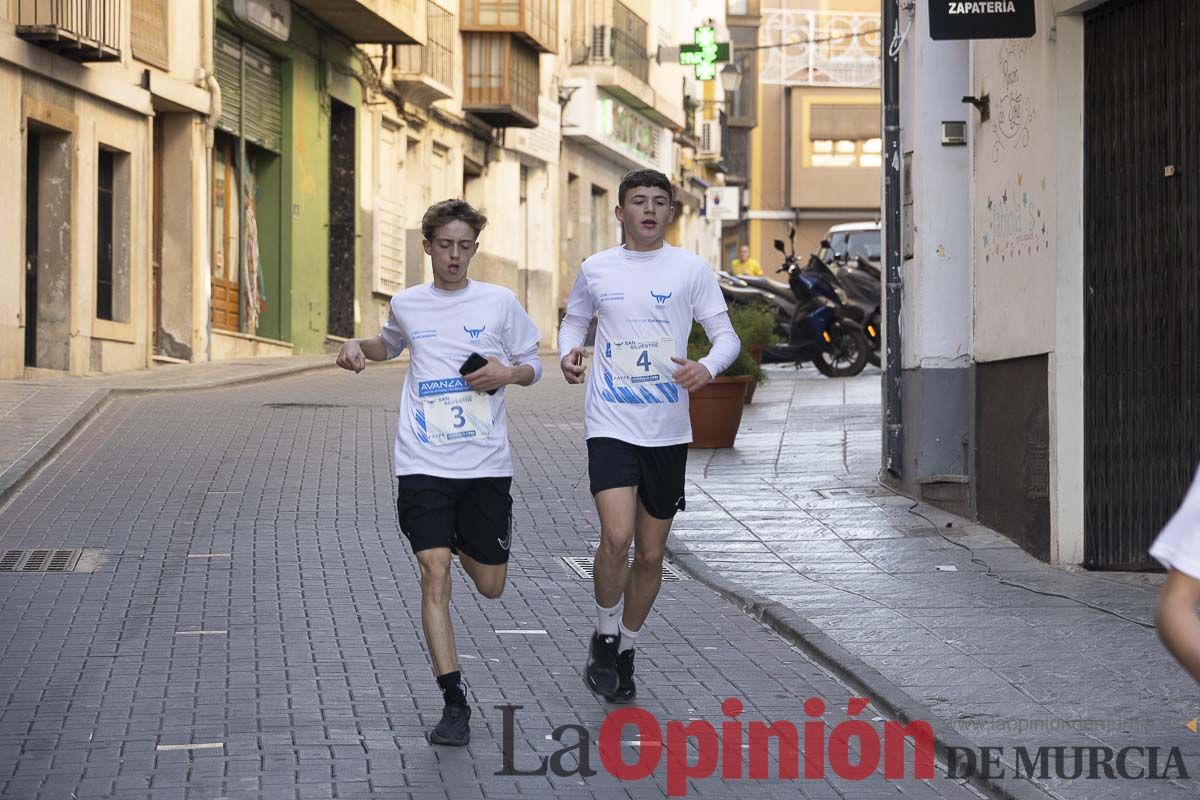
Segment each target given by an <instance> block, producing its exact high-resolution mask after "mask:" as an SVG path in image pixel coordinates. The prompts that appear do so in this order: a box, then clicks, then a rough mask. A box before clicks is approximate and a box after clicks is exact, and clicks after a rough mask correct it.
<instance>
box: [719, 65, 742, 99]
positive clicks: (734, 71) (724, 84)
mask: <svg viewBox="0 0 1200 800" xmlns="http://www.w3.org/2000/svg"><path fill="white" fill-rule="evenodd" d="M741 85H742V71H741V70H740V69H738V67H737V64H734V63H733V62H732V61H731V62H729V63H728V64H726V65H725V66H724V68H722V69H721V88H722V89H724V90H725V94H726V95H731V94H737V90H738V87H739V86H741Z"/></svg>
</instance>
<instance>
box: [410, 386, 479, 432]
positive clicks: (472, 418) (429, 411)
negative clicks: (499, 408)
mask: <svg viewBox="0 0 1200 800" xmlns="http://www.w3.org/2000/svg"><path fill="white" fill-rule="evenodd" d="M418 392H419V394H420V396H421V411H422V415H421V420H420V421H423V422H424V425H423V426H422V427H423V428H424V430H425V438H426V440H427V441H428V442H429V444H431V445H435V446H440V445H445V444H454V443H458V442H464V441H468V440H471V439H486V438H487V437H489V436H491V435H492V402H491V398H490V397H489V396H488V395H487V394H486V393H484V392H475V391H472V390H471V389H470V387H468V386H467V384H466V382H464V381H463V380H462V378H447V379H445V380H440V381H422V382H421V383H420V384H419V386H418Z"/></svg>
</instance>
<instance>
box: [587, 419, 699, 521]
mask: <svg viewBox="0 0 1200 800" xmlns="http://www.w3.org/2000/svg"><path fill="white" fill-rule="evenodd" d="M587 447H588V477H589V478H590V479H591V484H592V495H593V496H595V495H597V494H599V493H600V492H603V491H604V490H605V489H616V488H619V487H622V486H636V487H637V492H638V498H639V499H640V500H641V501H642V505H643V506H645V507H646V511H648V512H649V513H650V516H652V517H656V518H657V519H672V518H673V517H674V516H675V512H677V511H683V509H684V506H685V502H684V497H683V483H684V473H685V471H686V470H687V451H688V446H687V445H686V444H670V445H666V446H665V447H642V446H641V445H636V444H630V443H629V442H623V441H621V440H620V439H609V438H606V437H597V438H595V439H588V440H587Z"/></svg>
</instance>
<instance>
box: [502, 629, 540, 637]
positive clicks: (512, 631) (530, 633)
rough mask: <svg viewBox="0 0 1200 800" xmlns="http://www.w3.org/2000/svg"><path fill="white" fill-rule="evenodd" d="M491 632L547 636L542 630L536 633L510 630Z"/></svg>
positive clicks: (533, 631)
mask: <svg viewBox="0 0 1200 800" xmlns="http://www.w3.org/2000/svg"><path fill="white" fill-rule="evenodd" d="M493 632H494V633H524V634H528V635H530V636H534V635H541V636H548V635H549V634H547V633H546V632H545V631H542V630H536V631H535V630H510V631H493Z"/></svg>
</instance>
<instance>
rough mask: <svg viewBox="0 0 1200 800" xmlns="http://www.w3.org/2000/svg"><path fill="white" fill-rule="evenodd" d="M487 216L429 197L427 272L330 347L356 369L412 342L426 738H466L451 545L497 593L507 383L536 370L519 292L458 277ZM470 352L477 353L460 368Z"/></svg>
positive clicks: (408, 470)
mask: <svg viewBox="0 0 1200 800" xmlns="http://www.w3.org/2000/svg"><path fill="white" fill-rule="evenodd" d="M486 224H487V218H486V217H484V216H483V215H482V214H480V213H479V212H478V211H476V210H475V209H474V208H472V207H471V206H469V205H468V204H467V203H465V202H463V201H461V200H446V201H443V202H441V203H437V204H435V205H433V206H431V207H430V208H429V210H428V211H426V212H425V217H424V219H423V220H422V221H421V231H422V234H423V235H424V237H425V242H424V246H425V252H426V253H428V254H429V255H430V257H431V259H432V261H433V283H432V284H424V285H422V286H414V287H412V288H409V289H406V290H404V291H402V292H400V293H399V294H397V295H396V296H395V297H393V298H392V302H391V313H390V314H389V316H388V320H387V323H386V324H385V325H384V326H383V330H382V331H380V333H379V335H378V336H372V337H371V338H369V339H351V340H350V341H348V342H346V343H345V344H344V345H342V350H341V352H340V353H339V354H338V359H337V363H338V366H340V367H344V368H345V369H349V370H353V371H354V372H361V371H362V369H363V368H364V367H365V366H366V362H367V360H371V361H385V360H387V359H392V358H395V357H396V356H398V355H400V353H401V352H402V351H403V350H404V349H405V348H406V347H407V348H408V349H409V351H410V353H411V358H412V361H411V363H410V365H409V368H408V371H407V373H406V374H405V376H404V387H403V390H402V392H401V396H400V419H399V423H398V424H397V426H396V440H395V448H394V453H393V457H394V462H395V469H396V476H397V478H396V480H397V483H398V486H399V492H398V497H397V500H396V510H397V515H398V517H399V521H400V528H401V531H402V532H403V533H404V535H405V536H406V537H407V538H408V540H409V543H410V544H411V545H412V549H413V551H414V552H415V553H416V557H417V563H418V564H419V566H420V571H421V623H422V625H423V626H424V629H425V640H426V643H427V644H428V646H429V651H430V657H431V660H432V661H433V671H434V675H436V676H437V682H438V686H440V687H441V689H442V696H443V699H444V700H445V703H446V705H445V708H444V709H443V711H442V719H441V721H440V722H439V723H438V724H437V726H436V727H435V728H434V729H433V731H432V732H431V733H430V734H429V741H430V742H432V743H434V744H449V745H465V744H467V743H468V742H469V741H470V727H469V724H468V723H469V721H470V718H471V707H470V706H469V705H468V704H467V699H466V694H465V692H464V690H463V685H462V674H461V672H460V670H459V664H458V653H457V651H456V649H455V645H454V632H453V630H452V628H451V626H450V560H451V553H457V554H458V558H459V563H461V564H462V567H463V569H464V570H466V572H467V574H468V575H470V576H471V579H472V580H473V581H474V583H475V587H476V588H477V589H478V590H479V593H480V594H482V595H483V596H484V597H490V598H495V597H499V596H500V594H501V592H502V591H503V590H504V582H505V579H506V577H507V574H508V554H509V548H510V546H511V544H512V497H511V495H510V494H509V489H510V487H511V485H512V474H513V467H512V457H511V455H510V453H509V445H508V428H507V425H506V422H505V416H504V387H505V386H507V385H509V384H514V383H515V384H518V385H520V386H529V385H530V384H532V383H534V382H535V381H537V379H538V378H539V377H541V372H542V368H541V364H540V363H539V362H538V358H537V350H538V339H539V336H540V335H539V333H538V329H537V326H535V325H534V324H533V321H532V320H531V319H529V316H528V315H527V314H526V313H525V310H524V309H523V308H521V305H520V303H518V302H517V298H516V296H515V295H514V294H513V293H512V292H510V291H509V290H508V289H505V288H502V287H500V286H494V285H492V284H488V283H480V282H478V281H471V280H468V279H467V267H468V266H469V265H470V263H471V257H472V256H474V255H475V249H476V244H477V240H478V238H479V233H480V231H482V230H483V227H484V226H485V225H486ZM472 354H478V355H479V356H481V357H482V358H483V359H486V362H482V361H481V360H480V361H481V363H484V365H483V366H481V367H479V368H478V369H474V370H473V371H470V372H467V374H465V375H463V374H460V371H461V370H462V369H464V363H465V362H467V361H468V359H470V358H471V357H472ZM466 368H467V369H470V367H466ZM497 390H499V391H497ZM489 393H492V394H489Z"/></svg>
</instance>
